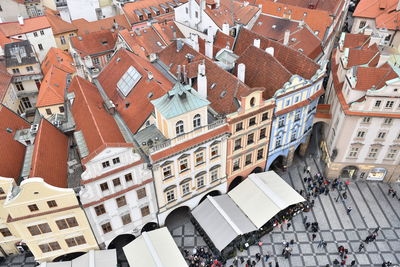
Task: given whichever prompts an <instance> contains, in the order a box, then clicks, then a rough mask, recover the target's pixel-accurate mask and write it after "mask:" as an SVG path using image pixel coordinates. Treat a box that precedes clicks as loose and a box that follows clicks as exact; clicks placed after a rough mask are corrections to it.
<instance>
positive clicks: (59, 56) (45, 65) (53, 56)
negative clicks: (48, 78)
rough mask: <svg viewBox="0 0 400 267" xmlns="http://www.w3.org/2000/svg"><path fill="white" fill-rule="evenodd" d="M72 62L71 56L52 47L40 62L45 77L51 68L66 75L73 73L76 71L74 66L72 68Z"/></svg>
mask: <svg viewBox="0 0 400 267" xmlns="http://www.w3.org/2000/svg"><path fill="white" fill-rule="evenodd" d="M73 64H74V60H73V59H72V57H71V54H70V53H68V52H66V51H64V50H62V49H60V48H56V47H52V48H50V49H49V51H48V52H47V55H46V57H45V58H44V60H43V62H42V66H41V67H42V71H43V74H44V75H46V74H47V72H48V71H49V70H50V69H51V67H52V66H55V67H57V68H59V69H61V70H63V71H65V72H67V73H70V74H72V73H74V72H75V71H76V69H75V66H73Z"/></svg>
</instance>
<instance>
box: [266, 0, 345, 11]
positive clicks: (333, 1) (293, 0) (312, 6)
mask: <svg viewBox="0 0 400 267" xmlns="http://www.w3.org/2000/svg"><path fill="white" fill-rule="evenodd" d="M267 1H271V2H272V1H274V2H277V3H280V4H286V5H292V6H296V7H301V8H305V9H309V10H323V11H326V12H329V14H331V15H335V14H336V13H337V12H338V9H339V7H340V6H341V5H342V4H343V2H345V1H344V0H311V1H304V0H267Z"/></svg>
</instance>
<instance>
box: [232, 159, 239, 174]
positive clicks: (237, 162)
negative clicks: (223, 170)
mask: <svg viewBox="0 0 400 267" xmlns="http://www.w3.org/2000/svg"><path fill="white" fill-rule="evenodd" d="M239 168H240V158H237V159H235V160H234V161H233V171H236V170H238V169H239Z"/></svg>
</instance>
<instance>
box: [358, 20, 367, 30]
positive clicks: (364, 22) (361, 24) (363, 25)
mask: <svg viewBox="0 0 400 267" xmlns="http://www.w3.org/2000/svg"><path fill="white" fill-rule="evenodd" d="M366 24H367V22H366V21H365V20H362V21H360V25H358V28H359V29H361V28H364V27H365V25H366Z"/></svg>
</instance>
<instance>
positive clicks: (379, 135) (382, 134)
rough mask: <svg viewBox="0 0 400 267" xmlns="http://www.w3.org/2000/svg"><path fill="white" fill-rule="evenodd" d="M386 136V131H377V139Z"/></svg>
mask: <svg viewBox="0 0 400 267" xmlns="http://www.w3.org/2000/svg"><path fill="white" fill-rule="evenodd" d="M385 136H386V132H379V134H378V139H383V138H385Z"/></svg>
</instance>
